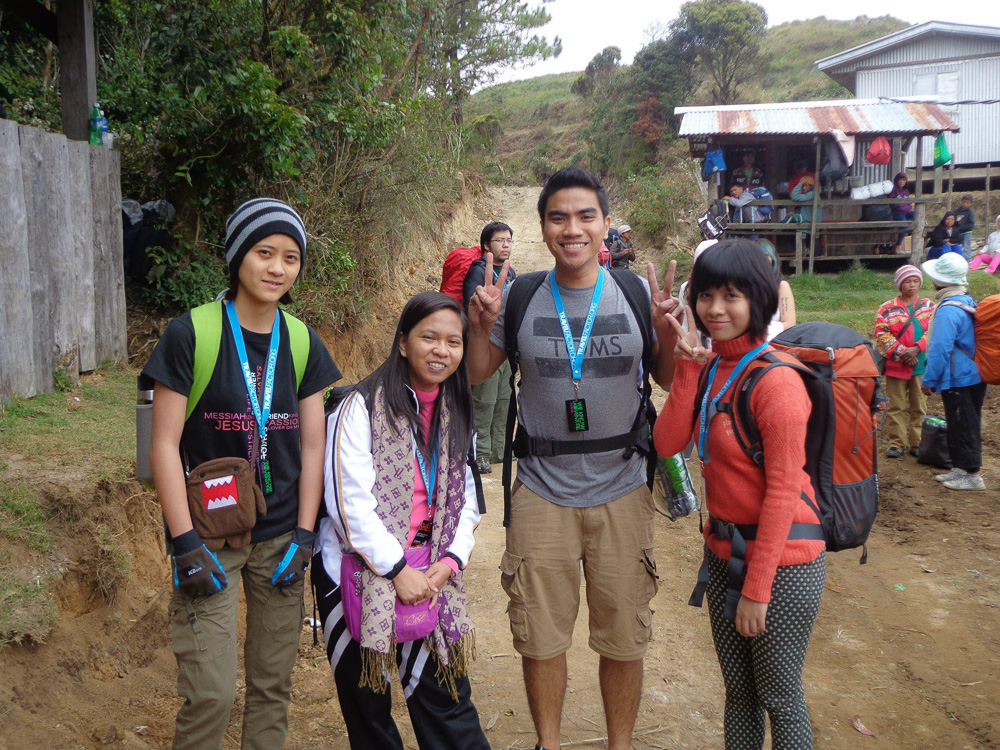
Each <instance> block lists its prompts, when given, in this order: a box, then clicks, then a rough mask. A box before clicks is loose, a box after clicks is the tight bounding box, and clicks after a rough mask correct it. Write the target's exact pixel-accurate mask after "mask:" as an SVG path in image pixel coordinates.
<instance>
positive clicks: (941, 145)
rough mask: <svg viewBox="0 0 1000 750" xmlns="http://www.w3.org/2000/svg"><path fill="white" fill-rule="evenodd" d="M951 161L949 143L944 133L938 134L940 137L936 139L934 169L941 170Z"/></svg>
mask: <svg viewBox="0 0 1000 750" xmlns="http://www.w3.org/2000/svg"><path fill="white" fill-rule="evenodd" d="M950 161H951V150H949V148H948V142H947V141H946V140H945V139H944V133H938V137H937V138H936V139H934V169H940V168H941V167H943V166H944V165H945V164H947V163H948V162H950Z"/></svg>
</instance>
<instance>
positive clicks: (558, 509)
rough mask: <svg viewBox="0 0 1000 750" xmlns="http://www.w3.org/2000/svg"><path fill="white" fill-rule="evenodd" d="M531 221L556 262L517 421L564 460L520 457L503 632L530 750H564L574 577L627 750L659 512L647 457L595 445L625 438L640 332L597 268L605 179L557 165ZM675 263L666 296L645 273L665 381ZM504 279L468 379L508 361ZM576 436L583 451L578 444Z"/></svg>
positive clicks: (476, 308) (536, 321)
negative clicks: (518, 664) (516, 658)
mask: <svg viewBox="0 0 1000 750" xmlns="http://www.w3.org/2000/svg"><path fill="white" fill-rule="evenodd" d="M538 214H539V218H540V219H541V226H542V237H543V239H544V241H545V244H546V246H547V247H548V249H549V252H551V253H552V256H553V258H554V260H555V268H554V269H553V271H552V272H551V274H550V275H549V276H548V278H546V279H544V280H543V282H542V284H541V286H539V287H538V289H537V291H535V292H534V294H533V296H532V297H531V299H530V300H529V301H528V303H527V306H526V308H525V314H524V317H523V319H522V321H521V325H520V326H519V327H518V332H517V349H518V353H519V366H520V370H521V390H520V396H519V404H518V419H519V422H520V425H521V429H523V430H524V431H526V432H527V434H528V435H530V436H531V437H532V438H535V439H540V440H549V441H554V442H557V443H559V446H558V447H559V450H558V451H556V452H557V453H559V454H560V455H532V454H531V452H529V453H528V455H524V456H523V457H521V458H520V459H519V461H518V471H517V479H518V481H517V482H516V483H515V486H514V488H513V490H514V492H513V495H512V497H511V501H510V521H509V525H508V527H507V548H506V551H505V552H504V556H503V559H502V560H501V564H500V568H501V572H502V575H501V584H502V585H503V588H504V590H505V591H506V593H507V595H508V597H509V598H510V606H509V607H508V616H509V618H510V627H511V634H512V635H513V638H514V648H515V649H517V651H518V652H519V653H520V654H521V655H522V656H523V659H522V664H523V669H524V681H525V688H526V690H527V694H528V706H529V708H530V709H531V716H532V720H533V721H534V724H535V728H536V730H537V733H538V740H537V744H538V747H541V748H545V747H549V748H553V747H558V746H559V743H560V717H561V714H562V704H563V699H564V697H565V692H566V680H567V673H566V650H567V649H568V648H569V646H570V643H571V641H572V634H573V626H574V624H575V621H576V617H577V613H578V609H579V604H580V570H581V567H582V570H583V574H584V577H585V579H586V582H587V604H588V607H589V614H590V617H589V624H590V640H589V644H590V647H591V648H592V649H593V650H594V651H596V652H597V653H598V654H599V656H600V685H601V694H602V697H603V699H604V710H605V716H606V718H607V726H608V747H609V748H612V750H619V749H624V748H627V747H630V743H631V736H632V730H633V728H634V725H635V719H636V715H637V712H638V708H639V698H640V696H641V694H642V663H643V656H644V655H645V652H646V645H647V641H648V639H649V635H650V633H651V619H650V618H651V610H650V600H651V599H652V597H653V595H654V594H655V592H656V563H655V562H654V557H653V550H652V544H653V505H652V498H651V496H650V493H649V490H648V489H647V488H646V485H645V483H644V480H645V465H644V462H645V460H644V457H643V456H642V455H640V454H637V453H635V452H633V451H630V450H625V449H623V448H620V447H619V448H616V449H614V450H606V449H598V448H596V447H593V446H594V442H593V441H603V442H605V444H607V442H606V441H607V440H608V439H612V438H619V437H627V434H628V433H630V432H631V431H632V427H633V423H634V421H635V418H636V414H637V412H638V409H639V404H640V393H639V385H640V379H641V378H640V363H641V360H642V332H641V330H640V328H639V326H640V325H643V323H642V321H640V320H637V319H636V316H635V315H634V314H633V312H632V309H631V308H630V306H629V304H628V301H627V299H626V297H625V295H624V292H623V291H622V289H621V287H620V284H621V283H624V281H622V282H620V281H618V280H616V279H615V278H614V277H613V276H612V275H611V274H610V272H608V271H605V270H603V269H602V268H601V267H600V265H599V264H598V252H599V251H600V249H601V243H602V241H603V239H604V237H605V236H606V235H607V232H608V228H609V226H610V221H611V220H610V217H609V212H608V198H607V194H606V193H605V191H604V187H603V186H602V185H601V183H600V182H599V181H598V180H597V179H596V178H595V177H594V176H593V175H590V174H588V173H587V172H584V171H583V170H581V169H577V168H575V167H568V168H566V169H563V170H560V171H559V172H557V173H556V174H554V175H553V176H552V177H551V178H550V179H549V181H548V182H547V183H546V185H545V188H544V189H543V190H542V194H541V196H540V197H539V201H538ZM489 262H492V258H490V259H489V260H488V263H489ZM674 265H675V264H674V263H671V264H670V270H669V271H668V273H667V280H666V285H665V288H663V289H661V288H660V287H659V285H658V283H657V281H656V274H655V272H654V271H653V267H652V265H650V266H649V268H648V276H649V304H650V312H651V317H652V323H653V330H652V331H649V332H648V338H649V340H650V341H651V346H652V355H653V362H654V365H653V367H652V373H651V374H652V376H653V378H654V379H655V380H656V381H657V382H658V383H660V385H663V386H667V385H669V383H670V381H671V380H672V378H673V367H674V360H673V349H674V344H675V342H676V335H675V334H674V331H673V328H672V326H671V324H670V320H669V317H670V316H672V315H675V314H677V313H678V311H679V309H680V302H679V300H677V299H676V298H675V297H672V296H671V294H670V289H671V285H672V283H673V271H674ZM505 281H506V270H503V271H501V274H500V277H499V279H498V280H497V281H496V282H494V281H492V280H491V279H489V278H487V279H486V283H485V284H484V285H483V286H480V287H478V288H477V289H476V292H475V294H474V295H473V296H472V299H471V301H470V304H469V322H470V326H471V330H470V335H469V345H468V349H467V352H466V361H467V363H468V367H469V376H470V379H471V380H472V382H473V383H478V382H482V381H483V380H485V379H486V378H488V377H489V376H490V375H491V374H492V373H493V372H494V371H495V370H496V369H497V367H499V366H500V364H501V363H502V362H503V361H505V359H506V354H505V351H504V340H505V339H504V334H505V328H504V325H505V319H506V316H505V314H504V311H505V308H506V301H507V299H508V296H509V293H510V292H511V290H514V289H515V288H517V285H518V284H522V283H527V282H528V278H527V277H519V278H518V279H517V280H516V281H514V282H513V283H512V284H511V286H510V288H509V289H507V293H506V294H505V293H504V291H503V290H504V282H505ZM643 317H644V316H643ZM577 441H580V442H581V443H582V442H583V441H586V445H585V446H584V445H581V446H574V445H573V443H574V442H577ZM596 445H597V446H601V442H597V443H596ZM583 448H586V452H576V451H577V450H578V449H580V450H582V449H583Z"/></svg>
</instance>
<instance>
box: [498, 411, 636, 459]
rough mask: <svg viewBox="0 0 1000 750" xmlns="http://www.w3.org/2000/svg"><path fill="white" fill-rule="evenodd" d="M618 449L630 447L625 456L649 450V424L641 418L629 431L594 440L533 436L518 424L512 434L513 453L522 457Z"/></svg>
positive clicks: (567, 454) (602, 451) (566, 454)
mask: <svg viewBox="0 0 1000 750" xmlns="http://www.w3.org/2000/svg"><path fill="white" fill-rule="evenodd" d="M620 449H626V450H629V449H631V450H630V452H629V453H628V455H627V456H626V458H627V457H629V456H631V455H632V452H634V451H635V450H640V451H642V452H643V453H645V452H646V451H648V450H649V425H648V424H647V423H646V421H645V420H642V423H641V424H640V425H639V426H638V427H636V428H635V429H634V430H632V431H631V432H625V433H622V434H621V435H615V436H613V437H608V438H598V439H595V440H547V439H546V438H534V437H531V436H530V435H529V434H528V433H526V432H525V431H524V430H523V429H521V428H520V425H518V430H517V433H516V434H515V435H514V455H515V456H517V457H518V458H524V457H525V456H569V455H576V454H580V453H604V452H606V451H614V450H620Z"/></svg>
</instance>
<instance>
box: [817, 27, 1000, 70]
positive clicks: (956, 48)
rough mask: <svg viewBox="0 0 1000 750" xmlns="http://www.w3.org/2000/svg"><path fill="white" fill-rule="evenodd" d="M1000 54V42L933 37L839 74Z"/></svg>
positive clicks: (858, 62) (864, 60)
mask: <svg viewBox="0 0 1000 750" xmlns="http://www.w3.org/2000/svg"><path fill="white" fill-rule="evenodd" d="M997 53H1000V40H998V39H988V38H977V37H960V36H951V35H949V36H940V35H936V36H930V37H925V38H923V39H917V40H915V41H913V42H911V43H910V44H905V45H902V46H899V47H894V48H892V49H888V50H885V51H883V52H879V53H877V54H875V55H872V56H871V57H865V58H862V59H860V60H854V61H853V62H850V63H848V64H847V65H844V66H842V67H838V68H837V72H838V73H849V72H851V71H853V70H861V69H862V68H872V67H878V66H882V65H912V64H913V63H928V62H940V61H944V60H953V59H954V58H956V57H969V56H972V55H995V54H997Z"/></svg>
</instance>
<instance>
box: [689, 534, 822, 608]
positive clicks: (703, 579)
mask: <svg viewBox="0 0 1000 750" xmlns="http://www.w3.org/2000/svg"><path fill="white" fill-rule="evenodd" d="M708 528H709V531H710V532H711V533H712V534H714V535H715V536H716V537H718V538H719V539H722V540H724V541H728V542H730V543H731V545H732V548H731V550H730V552H729V571H728V574H727V579H728V580H727V584H726V603H725V606H724V607H723V610H722V613H723V616H724V617H725V618H726V619H727V620H730V621H735V620H736V605H737V604H739V603H740V597H741V596H743V581H744V579H745V578H746V574H747V564H746V559H747V542H748V541H749V542H752V541H754V540H756V539H757V524H743V523H731V522H729V521H720V520H719V519H718V518H713V517H712V516H709V517H708ZM788 538H789V539H808V540H813V541H826V536H825V535H824V533H823V527H822V526H821V525H820V524H818V523H793V524H792V528H791V529H790V530H789V532H788ZM707 588H708V545H705V555H704V557H703V558H702V561H701V568H700V569H699V570H698V582H697V583H696V584H695V587H694V591H692V592H691V598H690V599H688V604H689V605H690V606H692V607H700V606H701V605H702V603H703V602H704V600H705V589H707Z"/></svg>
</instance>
